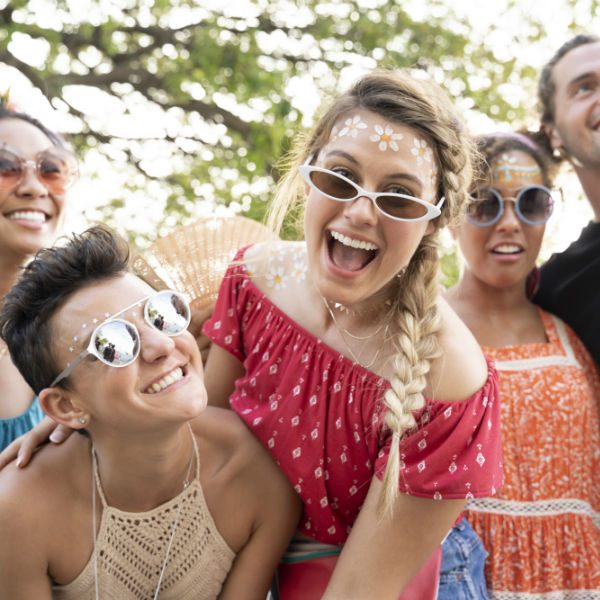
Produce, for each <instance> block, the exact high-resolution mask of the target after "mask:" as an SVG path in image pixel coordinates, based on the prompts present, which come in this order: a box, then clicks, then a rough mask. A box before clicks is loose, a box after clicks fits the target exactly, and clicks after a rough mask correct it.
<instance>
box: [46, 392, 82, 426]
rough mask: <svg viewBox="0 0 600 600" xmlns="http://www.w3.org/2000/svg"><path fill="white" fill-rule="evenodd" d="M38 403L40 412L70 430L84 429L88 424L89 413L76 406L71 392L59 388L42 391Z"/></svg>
mask: <svg viewBox="0 0 600 600" xmlns="http://www.w3.org/2000/svg"><path fill="white" fill-rule="evenodd" d="M39 401H40V406H41V407H42V410H43V411H44V412H45V413H46V414H47V415H48V416H49V417H50V418H51V419H52V420H54V421H56V422H57V423H60V424H61V425H66V426H67V427H70V428H71V429H84V428H85V427H87V425H88V424H89V422H90V414H89V412H88V411H87V410H86V409H85V408H83V407H81V406H79V405H78V403H77V402H76V401H75V399H74V395H73V393H72V392H69V391H68V390H65V389H63V388H61V387H50V388H45V389H43V390H42V391H41V392H40V395H39Z"/></svg>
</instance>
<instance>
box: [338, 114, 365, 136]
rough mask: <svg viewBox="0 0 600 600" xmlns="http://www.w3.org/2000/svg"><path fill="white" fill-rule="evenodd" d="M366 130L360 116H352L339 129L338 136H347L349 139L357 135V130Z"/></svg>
mask: <svg viewBox="0 0 600 600" xmlns="http://www.w3.org/2000/svg"><path fill="white" fill-rule="evenodd" d="M366 128H367V124H366V123H365V122H364V121H361V119H360V115H354V117H350V118H349V119H346V120H345V121H344V127H343V128H342V129H341V131H340V133H339V134H338V135H339V137H344V136H345V135H349V136H350V137H353V138H355V137H356V136H357V135H358V130H359V129H366Z"/></svg>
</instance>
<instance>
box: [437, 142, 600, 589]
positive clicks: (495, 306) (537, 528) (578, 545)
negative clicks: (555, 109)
mask: <svg viewBox="0 0 600 600" xmlns="http://www.w3.org/2000/svg"><path fill="white" fill-rule="evenodd" d="M478 141H479V149H480V151H481V153H482V155H483V159H484V161H483V163H482V170H481V172H480V173H479V176H478V177H477V178H476V179H475V182H474V185H473V188H472V200H471V202H470V204H469V206H468V209H467V215H466V219H465V220H464V221H463V222H462V223H461V224H460V226H459V227H457V228H456V229H454V234H455V237H456V238H457V240H458V243H459V245H460V249H461V253H462V255H463V257H464V269H463V272H462V274H461V277H460V280H459V282H458V284H457V285H456V286H455V287H453V288H452V289H451V290H449V292H448V300H449V302H450V304H451V306H452V307H453V308H454V310H456V312H457V313H458V315H459V316H460V317H461V318H462V319H463V320H464V321H465V323H466V324H467V325H468V326H469V328H470V329H471V331H472V332H473V334H474V335H475V337H476V338H477V340H478V341H479V342H480V344H481V345H482V347H483V349H484V351H485V353H486V354H487V355H488V356H490V357H491V358H493V359H494V361H495V363H496V368H497V369H498V371H499V374H500V396H501V398H502V402H501V404H500V407H501V411H502V419H501V427H502V448H503V455H504V461H503V464H504V472H505V481H504V486H503V487H502V489H501V490H500V491H499V492H498V495H497V496H496V497H495V498H479V499H474V500H473V501H472V502H470V503H469V506H468V509H469V510H468V513H467V518H468V520H469V522H470V523H471V524H472V525H473V528H474V529H475V531H476V532H477V533H478V534H479V536H480V537H481V540H482V541H483V545H484V547H485V549H486V550H487V552H488V557H487V560H486V579H487V585H488V590H489V593H490V598H492V599H493V600H501V599H504V598H515V599H519V598H590V599H591V598H600V592H599V590H600V528H599V524H598V519H597V515H598V514H599V513H600V452H599V449H600V379H599V377H598V370H597V368H596V367H595V364H594V361H593V360H592V358H591V357H590V355H589V353H588V352H587V351H586V349H585V347H584V346H583V344H582V343H581V341H580V340H579V338H578V337H577V336H576V335H575V333H574V332H573V331H572V330H571V329H570V328H569V327H568V326H567V325H566V324H565V323H564V322H562V321H561V320H560V319H559V318H557V317H555V316H554V315H552V314H550V313H548V312H546V311H544V310H542V309H540V308H539V307H537V306H535V305H534V304H533V303H532V302H531V300H530V299H529V296H528V293H527V291H528V290H527V283H528V279H529V274H530V272H531V270H532V268H533V266H534V265H535V261H536V259H537V257H538V253H539V250H540V246H541V243H542V239H543V236H544V231H545V228H546V222H547V221H548V219H549V218H550V216H551V215H552V209H553V200H552V195H551V192H550V188H551V187H552V180H553V172H554V170H555V168H554V167H555V165H554V164H553V160H552V157H551V155H550V153H549V152H547V151H546V150H545V149H544V147H542V146H540V145H539V143H538V142H537V136H535V137H534V136H531V135H526V134H523V133H495V134H488V135H485V136H481V137H480V138H479V140H478ZM446 549H447V548H446V545H445V546H444V553H446Z"/></svg>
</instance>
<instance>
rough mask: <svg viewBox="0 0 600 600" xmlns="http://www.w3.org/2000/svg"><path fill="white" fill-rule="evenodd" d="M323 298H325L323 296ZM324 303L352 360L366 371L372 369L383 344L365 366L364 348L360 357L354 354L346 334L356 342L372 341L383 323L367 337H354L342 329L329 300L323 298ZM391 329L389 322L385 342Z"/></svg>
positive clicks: (384, 333) (385, 330)
mask: <svg viewBox="0 0 600 600" xmlns="http://www.w3.org/2000/svg"><path fill="white" fill-rule="evenodd" d="M321 298H323V296H321ZM323 303H324V304H325V307H326V308H327V311H328V312H329V314H330V316H331V320H332V321H333V324H334V325H335V327H336V329H337V330H338V331H339V332H340V337H341V338H342V341H343V342H344V345H345V346H346V348H347V349H348V352H350V356H351V357H352V359H353V360H354V362H355V363H358V364H359V365H361V366H362V367H364V368H365V369H369V368H370V367H372V366H373V365H374V364H375V361H376V360H377V359H378V358H379V354H380V352H381V348H382V347H383V344H380V345H379V347H378V348H377V350H376V352H375V354H374V355H373V358H372V359H371V360H370V361H369V363H368V364H364V363H362V362H361V361H360V356H361V354H362V351H363V350H364V348H365V347H364V346H363V347H362V348H361V351H360V352H359V353H358V355H356V354H355V353H354V351H353V350H352V348H351V347H350V344H348V342H347V341H346V338H345V337H344V334H347V335H349V336H350V337H351V338H353V339H355V340H359V341H365V340H370V339H371V338H373V337H375V336H376V335H377V334H378V333H379V332H380V331H381V330H382V329H383V327H384V324H383V323H382V324H381V325H380V326H379V327H378V328H377V329H376V330H375V331H374V332H373V333H371V334H369V335H367V336H357V335H354V334H352V333H350V332H349V331H348V330H347V329H346V328H345V327H342V326H341V325H340V324H339V323H338V322H337V319H336V318H335V314H334V313H333V310H331V306H329V302H327V300H326V299H325V298H323ZM389 327H390V323H389V321H388V322H387V323H386V324H385V329H384V331H383V338H384V340H385V338H386V337H387V333H388V330H389Z"/></svg>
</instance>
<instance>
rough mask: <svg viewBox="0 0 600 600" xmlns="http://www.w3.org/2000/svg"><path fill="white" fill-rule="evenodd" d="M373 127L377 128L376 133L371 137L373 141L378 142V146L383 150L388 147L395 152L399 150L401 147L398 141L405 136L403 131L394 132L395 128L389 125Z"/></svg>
mask: <svg viewBox="0 0 600 600" xmlns="http://www.w3.org/2000/svg"><path fill="white" fill-rule="evenodd" d="M373 129H375V135H372V136H371V137H370V138H369V139H370V140H371V141H372V142H376V143H377V147H378V148H379V149H380V150H381V151H382V152H385V151H386V150H387V149H388V147H389V148H391V149H392V150H393V151H394V152H398V150H399V149H400V147H399V146H398V144H397V143H396V142H398V141H399V140H401V139H403V138H404V136H403V135H402V134H401V133H394V130H393V129H392V128H391V127H390V126H389V125H385V126H384V127H382V126H381V125H375V127H374V128H373Z"/></svg>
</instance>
